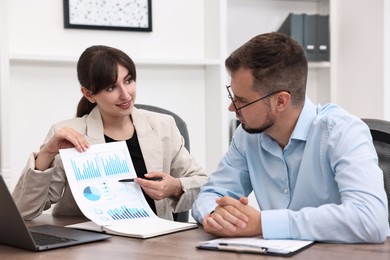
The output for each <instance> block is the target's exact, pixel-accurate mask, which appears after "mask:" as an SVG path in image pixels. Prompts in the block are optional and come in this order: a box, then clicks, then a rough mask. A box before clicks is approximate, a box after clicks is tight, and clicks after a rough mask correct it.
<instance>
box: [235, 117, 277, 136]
mask: <svg viewBox="0 0 390 260" xmlns="http://www.w3.org/2000/svg"><path fill="white" fill-rule="evenodd" d="M274 124H275V118H274V117H272V116H271V115H270V113H268V115H267V117H266V121H265V123H264V124H263V125H261V126H259V127H255V128H253V127H248V126H247V125H246V124H245V123H241V126H242V129H244V130H245V132H247V133H248V134H260V133H262V132H264V131H265V130H267V129H268V128H270V127H271V126H273V125H274Z"/></svg>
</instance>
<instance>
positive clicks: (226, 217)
mask: <svg viewBox="0 0 390 260" xmlns="http://www.w3.org/2000/svg"><path fill="white" fill-rule="evenodd" d="M216 202H217V204H218V206H217V207H216V208H215V210H214V211H213V212H212V213H211V214H207V215H206V217H205V218H204V220H203V228H204V230H205V231H206V232H207V233H209V234H212V235H215V236H219V237H243V236H259V235H262V229H261V212H260V211H258V210H256V209H255V208H253V207H251V206H250V205H248V198H247V197H241V198H240V199H239V200H237V199H234V198H232V197H228V196H225V197H222V198H218V199H217V200H216Z"/></svg>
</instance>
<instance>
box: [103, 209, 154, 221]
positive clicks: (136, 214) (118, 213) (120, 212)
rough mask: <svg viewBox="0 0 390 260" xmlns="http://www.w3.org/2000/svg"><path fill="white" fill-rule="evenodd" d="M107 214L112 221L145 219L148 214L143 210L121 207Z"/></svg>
mask: <svg viewBox="0 0 390 260" xmlns="http://www.w3.org/2000/svg"><path fill="white" fill-rule="evenodd" d="M108 214H109V215H110V216H111V217H112V218H113V219H114V220H121V219H133V218H147V217H149V214H148V213H147V212H146V211H145V210H144V209H136V208H128V207H126V206H121V207H120V208H116V209H110V210H108Z"/></svg>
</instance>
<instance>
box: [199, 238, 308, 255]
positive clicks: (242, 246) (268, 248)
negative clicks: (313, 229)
mask: <svg viewBox="0 0 390 260" xmlns="http://www.w3.org/2000/svg"><path fill="white" fill-rule="evenodd" d="M313 243H314V241H308V240H292V239H263V238H262V237H244V238H219V239H213V240H208V241H204V242H200V243H199V244H198V245H197V246H196V248H198V249H204V250H214V251H230V252H235V253H249V254H261V255H271V256H272V255H273V256H286V257H287V256H292V255H295V254H297V253H298V252H301V251H302V250H304V249H306V248H308V247H310V246H311V245H313Z"/></svg>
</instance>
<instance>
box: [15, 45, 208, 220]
mask: <svg viewBox="0 0 390 260" xmlns="http://www.w3.org/2000/svg"><path fill="white" fill-rule="evenodd" d="M77 75H78V79H79V82H80V85H81V91H82V93H83V97H82V98H81V100H80V102H79V104H78V107H77V117H76V118H73V119H70V120H66V121H63V122H59V123H56V124H54V125H53V126H52V127H51V129H50V131H49V133H48V135H47V137H46V139H45V141H44V143H43V144H42V146H41V149H40V151H39V152H38V153H32V154H31V156H30V158H29V160H28V163H27V165H26V167H25V168H24V170H23V172H22V175H21V177H20V179H19V181H18V183H17V185H16V187H15V190H14V192H13V197H14V199H15V202H16V204H17V205H18V208H19V210H20V212H21V214H22V216H23V217H24V219H26V220H29V219H33V218H35V217H37V216H39V215H40V214H41V213H42V211H44V210H46V209H49V208H50V207H51V205H52V204H55V206H54V208H53V212H52V214H53V215H76V216H77V215H82V213H81V211H80V209H79V208H78V206H77V204H76V202H75V200H74V198H73V196H72V193H71V191H70V188H69V185H68V183H67V180H66V175H65V171H64V167H63V165H62V162H61V158H60V156H59V149H63V148H69V147H74V148H76V149H77V150H78V151H80V152H83V151H86V150H87V149H88V147H89V146H90V145H91V144H99V143H105V142H114V141H120V140H126V143H127V146H128V148H129V151H130V155H131V158H132V161H133V164H134V167H135V170H136V173H137V176H138V177H139V178H137V179H136V182H137V183H138V184H139V185H140V186H141V188H142V190H143V192H144V195H145V198H146V199H147V201H148V203H149V205H150V207H151V208H152V210H153V211H154V212H155V213H156V214H157V215H158V216H159V217H161V218H165V219H170V220H172V219H173V216H172V212H181V211H186V210H188V209H190V208H191V206H192V203H193V201H194V199H195V197H196V195H197V194H198V192H199V190H200V187H201V186H202V184H204V183H205V182H206V180H207V175H206V173H205V172H204V170H203V169H202V168H201V167H200V166H199V165H198V164H197V163H196V162H195V160H194V158H193V157H192V156H191V155H190V154H189V152H188V151H187V150H186V149H185V147H184V141H183V138H182V136H181V135H180V132H179V130H178V129H177V126H176V124H175V121H174V119H173V118H172V117H171V116H168V115H163V114H159V113H154V112H150V111H146V110H141V109H137V108H135V107H134V102H135V98H136V69H135V65H134V63H133V61H132V60H131V58H130V57H129V56H128V55H127V54H125V53H124V52H122V51H121V50H118V49H115V48H112V47H108V46H91V47H89V48H87V49H86V50H85V51H84V52H83V53H82V55H81V56H80V59H79V61H78V64H77ZM141 177H142V178H141ZM156 177H159V178H162V181H152V180H147V179H148V178H156Z"/></svg>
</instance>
